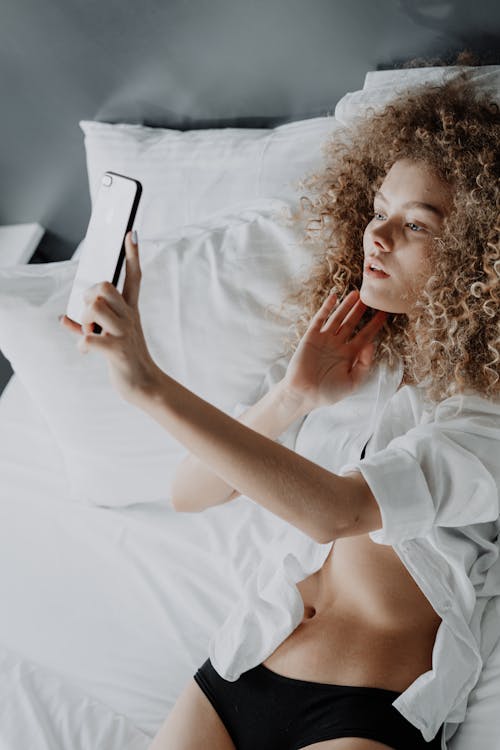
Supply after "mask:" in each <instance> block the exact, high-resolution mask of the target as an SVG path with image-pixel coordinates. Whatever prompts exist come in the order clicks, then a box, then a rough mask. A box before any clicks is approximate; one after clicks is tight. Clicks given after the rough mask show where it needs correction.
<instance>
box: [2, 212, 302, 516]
mask: <svg viewBox="0 0 500 750" xmlns="http://www.w3.org/2000/svg"><path fill="white" fill-rule="evenodd" d="M282 211H286V204H285V203H283V202H281V201H260V202H258V203H256V204H254V206H253V207H252V208H247V209H246V210H241V211H239V212H237V213H234V214H231V213H226V214H225V215H219V216H214V217H213V218H212V219H211V220H209V221H207V222H205V223H201V224H200V225H198V226H192V227H187V228H184V229H183V230H182V231H180V232H179V233H178V235H177V236H171V237H170V238H168V239H167V240H163V241H157V242H154V241H150V240H141V239H140V243H139V257H140V260H141V266H142V272H143V277H142V284H141V293H140V300H139V309H140V314H141V320H142V323H143V328H144V332H145V336H146V339H147V342H148V347H149V350H150V352H151V355H152V357H153V359H154V360H155V361H156V363H157V364H158V365H159V367H161V368H162V369H163V370H164V371H165V372H167V373H168V374H169V375H171V376H172V377H173V378H175V379H176V380H178V381H179V382H181V383H182V384H184V385H186V386H187V387H188V388H190V389H192V390H193V391H194V392H195V393H197V394H198V395H199V396H201V397H202V398H204V399H206V400H208V401H210V402H211V403H213V404H215V405H216V406H218V407H219V408H221V409H223V410H225V411H226V412H229V411H231V410H232V408H233V407H234V404H235V403H236V402H244V401H245V400H246V399H248V396H249V394H250V393H252V392H253V391H254V390H255V388H256V387H257V386H258V384H259V382H260V381H261V379H262V375H263V373H264V372H265V371H266V370H267V368H268V367H269V365H270V364H271V362H272V361H274V360H275V359H277V358H278V357H280V356H281V355H282V353H283V336H284V333H285V331H286V330H287V329H288V325H289V321H287V320H285V318H284V317H282V316H278V315H277V314H275V313H274V312H273V311H272V310H269V309H268V307H269V306H270V305H276V306H277V305H279V303H280V302H281V299H282V298H283V296H284V294H285V291H286V289H287V284H288V282H289V281H290V280H291V279H292V278H293V277H295V276H296V275H297V274H298V273H300V272H301V271H302V270H304V268H305V267H306V266H307V265H308V263H309V253H308V251H307V250H305V249H304V248H303V247H302V246H301V245H300V244H299V242H298V241H297V230H296V228H293V227H292V226H286V222H285V223H284V222H283V221H282V219H281V215H282V214H281V212H282ZM278 217H279V218H278ZM77 265H78V261H77V260H75V259H72V260H68V261H60V262H56V263H47V264H38V265H28V266H16V267H13V268H5V269H0V349H1V350H2V352H3V353H4V355H5V356H6V357H7V358H8V359H9V361H10V363H11V366H12V368H13V370H14V372H15V373H16V374H17V375H18V377H19V378H20V380H21V381H22V383H23V384H24V386H25V387H26V389H27V391H28V392H29V394H30V396H31V397H32V399H33V401H34V402H35V403H36V404H37V406H38V407H39V409H40V412H41V413H42V415H43V416H44V418H45V420H46V421H47V423H48V425H49V427H50V429H51V430H52V432H53V434H54V436H55V438H56V440H57V443H58V445H59V447H60V449H61V452H62V454H63V457H64V460H65V464H66V468H67V472H68V476H69V480H70V484H71V496H72V498H73V499H74V500H75V501H80V502H85V503H90V504H96V505H106V506H120V505H128V504H131V503H139V502H150V501H155V500H159V499H165V500H166V499H167V498H168V496H169V486H170V480H171V477H172V471H173V470H174V469H175V467H176V465H177V464H178V462H179V460H180V458H181V457H182V456H183V455H185V453H186V450H185V448H184V446H182V445H181V444H180V443H178V442H177V441H175V440H174V439H173V438H172V437H171V436H170V435H169V433H167V431H166V430H164V429H163V428H162V427H161V426H160V425H159V424H158V423H157V422H155V421H154V420H153V419H152V418H151V417H150V416H149V415H147V414H146V413H145V412H143V411H141V410H140V409H139V408H137V407H135V406H132V405H131V404H129V403H127V402H125V401H124V400H123V399H122V398H121V396H120V395H119V394H118V393H117V392H116V391H115V390H114V389H113V387H112V386H111V384H110V382H109V376H108V370H107V363H106V359H105V357H104V356H103V355H102V353H100V352H99V353H98V352H89V353H88V354H86V355H83V354H81V353H80V352H79V351H78V349H77V348H76V345H77V341H78V339H77V337H76V335H75V334H72V333H71V332H69V331H67V330H65V329H64V328H62V327H61V326H60V324H59V322H58V320H57V316H58V315H59V314H61V313H63V312H65V309H66V304H67V301H68V298H69V293H70V288H71V285H72V281H73V278H74V275H75V272H76V268H77Z"/></svg>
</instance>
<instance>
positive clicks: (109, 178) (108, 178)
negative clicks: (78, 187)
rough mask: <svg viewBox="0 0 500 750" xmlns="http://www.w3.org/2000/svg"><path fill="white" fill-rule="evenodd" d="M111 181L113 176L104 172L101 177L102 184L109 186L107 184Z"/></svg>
mask: <svg viewBox="0 0 500 750" xmlns="http://www.w3.org/2000/svg"><path fill="white" fill-rule="evenodd" d="M112 183H113V178H112V177H111V175H110V174H105V175H104V177H103V178H102V184H103V185H106V186H107V187H109V185H111V184H112Z"/></svg>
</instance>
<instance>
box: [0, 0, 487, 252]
mask: <svg viewBox="0 0 500 750" xmlns="http://www.w3.org/2000/svg"><path fill="white" fill-rule="evenodd" d="M499 35H500V5H499V4H498V3H497V2H496V0H491V1H486V0H482V1H481V2H473V1H472V0H451V1H448V2H446V1H445V0H399V1H398V0H377V1H376V2H373V0H140V1H139V0H43V2H39V1H38V0H21V2H19V1H18V0H3V2H2V5H1V12H0V51H1V52H0V54H1V62H2V66H1V70H2V74H1V78H0V93H1V101H2V124H1V128H2V129H1V132H2V138H1V141H0V149H1V153H0V163H1V167H2V180H1V182H0V196H1V200H0V223H2V224H16V223H24V222H27V223H29V222H39V223H40V224H42V225H43V226H44V227H45V229H46V234H45V236H44V238H43V240H42V242H41V244H40V246H39V248H38V251H37V252H36V254H35V256H34V257H33V259H32V262H44V261H47V260H64V259H66V258H69V257H70V256H71V254H72V253H73V251H74V249H75V247H76V245H77V244H78V242H79V241H80V240H81V238H82V237H83V235H84V234H85V229H86V226H87V222H88V218H89V213H90V200H89V195H88V185H87V181H86V171H85V157H84V149H83V133H82V132H81V130H80V128H79V126H78V121H79V120H81V119H87V120H90V119H98V120H103V121H109V122H118V121H122V122H132V123H144V124H148V125H162V126H166V127H172V128H180V129H187V128H205V127H225V126H232V127H268V126H273V125H276V124H281V123H283V122H287V121H290V120H295V119H302V118H306V117H312V116H318V115H322V114H326V113H327V112H330V111H333V109H334V107H335V104H336V103H337V101H338V100H339V99H340V98H341V96H343V94H344V93H345V92H346V91H352V90H355V89H358V88H361V87H362V85H363V81H364V76H365V73H366V72H367V71H368V70H377V69H382V68H389V67H402V66H403V63H405V62H406V61H407V60H409V59H411V58H415V57H422V58H424V59H426V60H429V59H432V58H438V59H439V60H441V61H444V62H445V61H446V59H447V58H449V59H451V58H453V57H454V56H455V54H456V52H457V51H459V50H462V49H464V48H469V49H471V50H473V51H474V52H476V53H477V54H478V55H479V56H480V58H481V59H482V61H483V62H489V63H499V62H500V60H499V59H498V56H499V55H497V56H496V57H495V51H496V50H498V49H499V48H500V45H499V43H498V41H499Z"/></svg>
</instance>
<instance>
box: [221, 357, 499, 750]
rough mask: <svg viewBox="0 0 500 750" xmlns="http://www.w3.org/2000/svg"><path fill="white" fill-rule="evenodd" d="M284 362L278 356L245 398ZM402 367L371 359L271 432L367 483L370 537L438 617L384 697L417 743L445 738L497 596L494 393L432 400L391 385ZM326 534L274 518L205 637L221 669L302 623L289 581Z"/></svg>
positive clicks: (251, 660) (474, 671)
mask: <svg viewBox="0 0 500 750" xmlns="http://www.w3.org/2000/svg"><path fill="white" fill-rule="evenodd" d="M285 371H286V361H285V359H281V360H279V361H278V362H277V363H275V365H274V366H273V367H271V368H270V370H269V371H268V373H266V376H265V378H264V380H263V382H262V384H261V386H260V388H259V389H258V391H257V392H256V393H255V394H254V396H253V398H252V399H249V402H250V403H255V401H256V400H258V399H259V398H260V397H261V396H262V395H263V394H264V393H265V392H266V391H267V390H268V389H269V387H270V386H271V385H273V383H275V382H277V380H279V379H281V377H283V375H284V372H285ZM401 377H402V369H401V367H398V368H397V369H396V370H395V371H392V372H391V371H389V369H388V368H387V367H385V366H379V367H377V368H374V371H373V372H372V374H371V376H370V378H369V379H368V380H367V381H366V382H365V384H363V386H362V387H361V388H359V389H358V390H357V391H356V392H355V393H354V394H353V395H352V396H349V397H348V398H345V399H344V400H343V401H341V402H339V403H337V404H334V405H332V406H328V407H323V408H320V409H315V410H314V411H312V412H311V413H310V414H308V415H307V416H306V417H304V418H302V419H299V420H297V421H296V422H295V423H294V424H293V425H291V427H290V428H289V429H288V430H287V431H286V432H285V433H284V434H283V435H282V436H281V437H280V438H279V439H278V442H280V443H282V444H284V445H287V447H289V448H292V449H293V450H295V451H296V452H297V453H300V454H301V455H303V456H305V457H306V458H308V459H310V460H311V461H314V462H315V463H317V464H319V465H321V466H323V467H324V468H326V469H328V470H330V471H333V472H334V473H336V474H339V475H343V474H345V473H347V472H350V471H353V470H358V471H360V472H361V473H362V475H363V477H364V478H365V480H366V482H367V483H368V485H369V487H370V489H371V491H372V492H373V495H374V496H375V499H376V501H377V503H378V504H379V507H380V512H381V516H382V522H383V527H382V528H381V529H379V530H376V531H373V532H370V538H371V539H372V540H373V541H374V542H376V543H377V544H389V545H391V546H392V547H393V548H394V550H395V551H396V553H397V554H398V556H399V557H400V559H401V561H402V563H403V564H404V565H405V567H406V568H407V569H408V571H409V573H410V574H411V575H412V577H413V578H414V580H415V581H416V582H417V584H418V586H419V587H420V589H421V590H422V591H423V593H424V594H425V596H426V597H427V599H428V600H429V602H430V603H431V605H432V606H433V608H434V610H435V611H436V613H437V614H438V615H439V616H440V617H441V619H442V622H441V624H440V626H439V628H438V631H437V635H436V639H435V643H434V647H433V652H432V669H431V670H429V671H427V672H425V673H423V674H421V675H420V676H419V677H418V678H417V679H416V680H414V682H413V683H412V684H411V685H410V686H409V687H408V688H407V689H406V690H405V691H404V692H403V693H402V694H401V695H400V696H398V698H397V699H396V700H395V701H394V703H393V705H394V707H395V708H396V709H397V710H398V711H400V713H401V714H402V715H403V716H405V717H406V718H407V719H408V720H409V721H410V722H411V723H412V724H414V725H415V726H416V727H417V728H418V729H420V731H421V732H422V735H423V737H424V739H425V740H426V741H430V740H431V739H432V738H433V737H434V736H435V735H436V733H437V731H438V730H439V727H440V726H441V724H443V722H446V725H445V728H444V733H443V748H446V742H447V741H448V740H449V739H450V737H451V736H452V735H453V734H454V732H455V731H456V729H457V728H458V725H459V724H460V723H461V722H462V721H463V720H464V717H465V712H466V708H467V697H468V695H469V693H470V691H471V690H472V688H473V687H474V685H475V684H476V682H477V680H478V678H479V675H480V672H481V667H482V660H481V655H480V641H481V636H482V634H481V619H482V615H483V612H484V608H485V605H486V603H487V602H488V600H489V598H490V597H491V596H495V595H500V559H499V549H500V548H499V544H498V532H499V520H498V517H499V486H500V403H499V402H498V401H496V402H494V403H493V402H491V401H489V400H487V399H485V398H482V397H480V396H478V395H477V394H475V393H473V392H467V394H466V395H464V396H462V397H460V396H452V397H450V398H447V399H445V400H443V401H442V402H441V403H439V404H437V405H434V404H432V403H429V402H427V401H425V399H424V391H423V388H421V387H415V386H403V387H402V388H401V389H400V390H398V386H399V384H400V382H401ZM247 406H248V405H247V404H238V405H237V406H236V408H235V410H234V412H233V415H234V416H236V417H237V416H238V415H239V413H241V411H243V409H245V408H247ZM366 443H368V444H367V446H366V453H365V456H364V458H363V459H360V455H361V452H362V450H363V447H364V446H365V445H366ZM332 544H334V542H331V543H328V544H319V543H317V542H315V541H314V540H312V539H310V538H309V537H308V536H306V535H305V534H303V533H302V532H300V531H299V530H298V529H296V528H295V527H293V526H291V525H289V524H284V530H283V531H282V532H281V533H280V534H279V535H278V536H277V538H276V539H275V543H274V544H273V545H270V548H269V553H267V554H265V556H264V557H263V558H262V560H261V562H260V564H259V565H258V567H257V568H256V569H255V570H254V571H253V572H252V573H251V574H250V575H249V576H248V578H247V580H246V583H245V586H244V588H243V592H242V596H241V598H240V600H239V601H238V602H237V603H236V604H235V606H234V608H233V610H232V611H231V612H230V613H229V616H228V617H227V619H226V621H225V622H224V623H223V625H222V626H221V628H220V629H219V630H218V632H217V633H216V634H215V635H214V637H213V638H212V640H211V643H210V648H209V655H210V659H211V662H212V664H213V666H214V668H215V669H216V671H217V672H218V673H219V674H220V675H221V676H222V677H223V678H225V679H226V680H229V681H234V680H237V679H238V677H239V676H240V675H241V674H242V673H243V672H245V671H247V670H249V669H251V668H253V667H254V666H256V665H258V664H260V663H262V662H263V661H264V660H265V659H266V658H267V657H268V656H270V654H272V653H273V651H274V650H275V649H276V648H277V647H278V646H279V645H280V643H282V642H283V641H284V640H285V639H286V638H287V637H288V636H289V635H290V633H291V632H292V631H293V630H294V629H295V628H296V627H297V626H298V625H299V624H300V622H301V621H302V618H303V601H302V597H301V595H300V593H299V591H298V589H297V587H296V585H295V584H296V583H298V582H299V581H301V580H303V579H304V578H306V577H308V576H309V575H311V574H312V573H314V572H316V571H317V570H319V568H320V567H321V566H322V565H323V563H324V562H325V560H326V557H327V555H328V553H329V552H330V549H331V547H332Z"/></svg>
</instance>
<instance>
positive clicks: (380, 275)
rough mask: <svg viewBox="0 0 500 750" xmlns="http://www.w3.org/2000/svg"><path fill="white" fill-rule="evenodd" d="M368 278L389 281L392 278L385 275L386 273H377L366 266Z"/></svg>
mask: <svg viewBox="0 0 500 750" xmlns="http://www.w3.org/2000/svg"><path fill="white" fill-rule="evenodd" d="M364 273H365V275H366V276H374V277H375V278H377V279H388V278H390V276H389V274H388V273H385V271H375V270H373V269H372V268H370V266H365V271H364Z"/></svg>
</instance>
